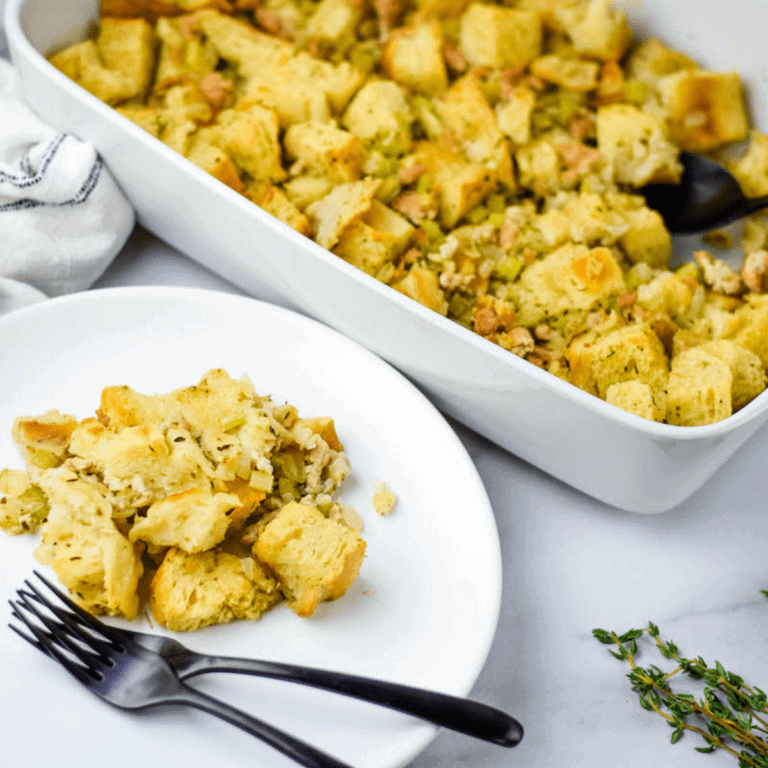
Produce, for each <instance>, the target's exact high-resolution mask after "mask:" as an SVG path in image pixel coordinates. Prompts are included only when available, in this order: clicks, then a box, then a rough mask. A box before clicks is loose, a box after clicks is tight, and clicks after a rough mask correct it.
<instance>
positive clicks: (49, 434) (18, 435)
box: [11, 410, 77, 474]
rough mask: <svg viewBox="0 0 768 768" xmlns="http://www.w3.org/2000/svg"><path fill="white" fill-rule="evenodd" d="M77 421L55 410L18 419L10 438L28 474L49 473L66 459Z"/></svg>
mask: <svg viewBox="0 0 768 768" xmlns="http://www.w3.org/2000/svg"><path fill="white" fill-rule="evenodd" d="M75 427H77V419H76V418H75V417H74V416H70V415H68V414H65V413H59V412H58V411H56V410H51V411H47V412H46V413H44V414H43V415H42V416H21V417H19V418H17V419H16V421H15V422H14V424H13V429H12V430H11V434H12V436H13V440H14V442H15V443H16V447H17V448H18V450H19V453H20V454H21V458H22V459H23V461H24V464H25V466H26V467H27V470H28V471H31V472H32V473H33V474H34V472H35V470H39V469H50V468H51V467H55V466H56V465H57V464H60V463H61V461H63V460H64V458H65V457H66V456H67V453H68V451H69V443H70V440H71V439H72V432H73V431H74V429H75Z"/></svg>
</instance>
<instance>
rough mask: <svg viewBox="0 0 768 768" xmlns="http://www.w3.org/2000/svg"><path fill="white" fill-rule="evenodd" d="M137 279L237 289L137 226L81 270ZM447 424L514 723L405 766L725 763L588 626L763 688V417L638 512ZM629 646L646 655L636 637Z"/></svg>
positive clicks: (494, 698) (449, 739) (438, 742)
mask: <svg viewBox="0 0 768 768" xmlns="http://www.w3.org/2000/svg"><path fill="white" fill-rule="evenodd" d="M2 4H3V0H0V7H2ZM0 53H2V41H1V40H0ZM143 284H154V285H191V286H201V287H209V288H216V289H221V290H224V291H229V292H232V293H238V292H239V291H237V289H234V288H232V287H231V286H228V285H227V284H226V283H224V282H223V281H221V280H219V279H218V278H217V277H215V276H213V275H211V274H210V273H208V272H206V271H205V270H203V269H201V268H200V267H198V266H197V265H195V264H194V263H193V262H192V261H190V260H189V259H187V258H186V257H185V256H183V255H181V254H178V253H177V252H175V251H173V250H172V249H170V248H168V247H167V246H165V245H163V244H161V243H159V242H158V241H156V240H155V239H154V238H152V237H151V236H149V235H147V234H145V233H143V232H141V231H138V232H137V233H136V234H135V236H134V237H133V238H132V240H131V241H130V242H129V244H128V245H127V247H126V248H125V250H124V252H123V253H122V254H121V255H120V256H119V257H118V259H117V260H116V261H115V263H114V264H113V265H112V266H111V267H110V268H109V269H108V271H107V273H106V274H105V276H104V277H103V278H102V279H101V280H100V281H99V283H98V284H97V285H98V286H114V285H143ZM479 375H482V374H481V372H480V373H479ZM454 427H455V428H456V431H457V432H458V434H459V437H460V438H461V440H462V442H463V443H464V445H465V446H466V448H467V450H468V451H469V453H470V455H471V456H472V457H473V459H474V461H475V464H476V466H477V468H478V470H479V472H480V474H481V477H482V479H483V481H484V483H485V486H486V489H487V491H488V494H489V496H490V498H491V502H492V504H493V506H494V510H495V515H496V521H497V524H498V528H499V532H500V537H501V545H502V557H503V568H504V587H503V588H504V593H503V603H502V610H501V618H500V623H499V628H498V632H497V635H496V639H495V642H494V644H493V647H492V649H491V653H490V656H489V659H488V662H487V664H486V666H485V669H484V670H483V673H482V674H481V676H480V679H479V681H478V683H477V685H476V686H475V688H474V691H473V696H474V697H476V698H478V699H480V700H482V701H485V702H487V703H489V704H493V705H496V706H500V707H502V708H505V709H507V710H508V711H509V712H510V713H512V714H514V715H515V716H516V717H518V719H520V720H521V722H522V723H523V725H524V726H525V728H526V734H525V738H524V739H523V742H522V743H521V744H520V746H518V747H516V748H515V749H513V750H504V749H502V748H499V747H494V746H491V745H485V744H482V743H480V742H476V741H473V740H472V739H469V738H466V737H463V736H455V735H452V734H449V733H446V732H442V733H440V734H439V735H438V737H437V738H436V739H435V741H434V742H433V743H432V744H431V745H430V746H429V747H428V748H427V749H426V750H425V751H424V752H423V753H422V754H421V755H420V756H419V757H418V758H416V760H415V761H414V762H413V764H412V768H438V767H440V768H445V767H451V766H469V767H471V768H502V766H503V767H504V768H515V767H519V768H559V767H560V766H564V767H569V766H589V767H590V768H609V766H610V768H659V767H660V766H661V767H663V766H674V767H675V768H699V767H701V768H717V767H718V766H735V765H736V761H735V759H734V758H733V757H731V756H730V755H727V754H726V753H720V754H717V753H716V754H714V755H702V754H699V753H697V752H695V751H694V749H693V748H694V747H696V746H700V743H699V741H697V740H696V739H695V738H694V737H692V736H688V735H686V736H685V737H684V738H683V739H681V741H680V742H678V743H677V744H676V745H674V746H671V745H670V744H669V737H670V734H671V730H670V729H669V728H668V727H667V726H666V725H665V724H664V723H662V722H661V721H660V719H659V718H658V717H657V716H656V715H654V714H652V713H648V712H645V711H644V710H642V709H641V708H640V707H639V705H638V704H637V701H636V696H635V694H633V693H632V692H631V690H630V687H629V683H628V681H627V680H626V678H625V677H624V674H625V672H626V668H625V666H624V665H623V664H622V663H620V662H618V661H616V660H615V659H613V658H612V657H611V656H610V655H609V654H608V652H607V651H606V649H605V648H606V647H605V646H602V645H600V644H599V643H597V641H595V640H594V639H593V638H592V637H591V630H592V629H593V628H594V627H598V626H599V627H604V628H607V629H615V630H617V631H624V630H626V629H629V628H630V627H640V626H644V625H645V623H646V622H647V621H648V620H649V619H650V620H652V621H654V622H655V623H657V624H659V626H660V627H661V630H662V635H664V636H666V637H671V638H673V639H674V640H675V641H676V642H677V644H678V645H679V646H680V648H681V650H682V652H683V653H685V654H687V655H689V656H696V655H699V654H700V655H703V656H704V657H705V658H706V659H707V660H708V661H709V662H710V663H712V662H713V661H714V659H718V660H719V661H721V662H722V663H723V664H724V665H725V666H726V667H727V668H729V669H731V670H732V671H735V672H737V673H739V674H741V675H742V676H743V677H744V678H745V679H746V681H747V682H749V683H752V684H755V685H757V686H759V687H761V688H763V689H764V690H765V689H768V654H767V653H766V642H767V640H766V638H768V599H766V598H765V597H763V595H762V594H761V593H760V589H761V588H762V589H768V557H767V556H766V555H767V544H768V502H767V501H766V495H767V494H766V491H768V474H767V473H766V469H765V467H766V456H768V430H765V429H763V430H762V431H761V432H760V433H758V434H757V435H756V436H755V437H754V438H752V440H751V441H750V442H749V443H747V445H745V446H744V448H743V449H742V450H741V451H740V452H739V453H738V454H737V455H736V457H735V458H734V459H733V460H731V461H730V462H729V463H728V464H726V466H725V467H723V469H722V470H721V471H720V472H719V473H718V474H717V475H716V476H715V477H714V478H713V479H712V480H711V481H710V482H709V483H707V484H706V485H705V486H704V487H703V488H702V489H701V490H700V491H699V492H698V493H696V494H695V495H694V496H693V497H692V498H691V499H689V500H688V501H687V502H686V503H684V504H683V505H682V506H681V507H679V508H677V509H675V510H672V511H670V512H668V513H665V514H663V515H660V516H638V515H633V514H628V513H620V512H616V511H615V510H612V509H610V508H608V507H606V506H605V505H602V504H599V503H597V502H594V501H592V500H590V499H588V498H586V497H585V496H583V495H581V494H579V493H577V492H575V491H572V490H571V489H569V488H567V487H565V486H564V485H562V484H560V483H558V482H556V481H554V480H552V479H551V478H549V477H547V476H546V475H544V474H543V473H541V472H539V471H538V470H535V469H533V468H531V467H530V466H528V465H526V464H524V463H523V462H521V461H519V460H517V459H516V458H515V457H514V456H511V455H509V454H508V453H506V452H504V451H502V450H500V449H498V448H496V447H495V446H493V445H492V444H490V443H489V442H487V441H485V440H484V439H482V438H479V437H477V436H476V435H474V434H472V433H470V432H469V431H467V430H465V429H464V428H462V427H461V426H460V425H457V424H454ZM602 471H604V472H606V473H610V471H611V468H610V466H606V467H604V468H602ZM638 471H642V467H638ZM649 482H653V478H649ZM0 652H2V649H0ZM641 660H642V661H643V662H645V663H660V659H659V657H658V656H656V655H655V654H652V653H650V652H648V653H645V654H644V655H643V656H641ZM660 665H661V663H660ZM41 706H44V705H43V704H42V703H41ZM29 722H30V726H29V729H30V730H29V733H28V734H23V735H21V734H14V737H15V738H19V737H22V738H27V739H29V740H30V743H34V739H36V738H39V737H40V733H39V730H38V721H37V719H36V718H32V717H31V718H30V721H29ZM3 738H8V734H5V733H3V732H2V731H1V730H0V739H3ZM161 763H162V764H167V762H165V760H162V761H159V762H158V765H160V764H161ZM3 768H6V766H3ZM8 768H37V767H36V766H35V765H34V763H30V764H29V765H28V766H8ZM84 768H91V767H90V766H85V767H84ZM93 768H96V766H94V767H93ZM148 768H154V767H153V766H148ZM359 768H364V766H360V767H359Z"/></svg>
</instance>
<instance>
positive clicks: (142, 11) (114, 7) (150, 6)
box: [99, 0, 233, 21]
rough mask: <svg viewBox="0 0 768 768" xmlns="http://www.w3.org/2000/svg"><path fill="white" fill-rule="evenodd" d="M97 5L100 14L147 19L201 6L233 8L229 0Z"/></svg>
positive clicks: (109, 0)
mask: <svg viewBox="0 0 768 768" xmlns="http://www.w3.org/2000/svg"><path fill="white" fill-rule="evenodd" d="M99 5H100V9H101V15H102V16H119V17H126V18H137V17H141V18H143V19H147V20H148V21H154V20H155V19H157V18H158V17H160V16H174V15H176V14H179V13H191V12H192V11H198V10H201V9H203V8H211V9H216V10H220V11H224V12H225V13H232V10H233V7H232V3H231V2H229V0H100V3H99Z"/></svg>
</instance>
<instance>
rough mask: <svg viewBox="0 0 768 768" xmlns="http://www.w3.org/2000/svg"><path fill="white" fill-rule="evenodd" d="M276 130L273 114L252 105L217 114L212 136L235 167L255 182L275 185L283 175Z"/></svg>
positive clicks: (276, 123) (277, 128)
mask: <svg viewBox="0 0 768 768" xmlns="http://www.w3.org/2000/svg"><path fill="white" fill-rule="evenodd" d="M278 130H279V123H278V119H277V115H276V114H275V113H274V111H272V110H271V109H266V108H265V107H261V106H259V105H258V104H254V105H252V106H250V107H249V108H248V109H247V110H245V111H241V110H239V109H226V110H224V111H223V112H221V113H220V114H219V117H218V119H217V121H216V126H215V134H214V135H215V137H216V138H217V144H219V145H220V146H221V147H222V149H224V150H225V151H226V152H227V154H228V155H229V156H230V158H232V161H233V162H234V163H235V165H236V166H237V167H239V168H242V169H243V170H244V171H245V172H246V173H248V174H249V175H250V176H251V177H252V178H253V179H254V180H255V181H264V182H275V181H282V180H283V179H285V177H286V176H287V174H286V172H285V170H284V169H283V166H282V162H281V161H282V150H281V147H280V142H279V140H278Z"/></svg>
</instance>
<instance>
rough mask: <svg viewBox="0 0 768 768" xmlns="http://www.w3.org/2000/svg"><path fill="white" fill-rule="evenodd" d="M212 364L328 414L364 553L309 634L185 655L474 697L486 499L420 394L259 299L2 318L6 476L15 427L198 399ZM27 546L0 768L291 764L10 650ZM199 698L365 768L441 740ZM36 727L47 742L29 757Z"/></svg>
mask: <svg viewBox="0 0 768 768" xmlns="http://www.w3.org/2000/svg"><path fill="white" fill-rule="evenodd" d="M211 367H224V368H225V369H226V370H228V371H229V372H230V373H231V374H232V375H234V376H239V375H242V374H244V373H247V374H248V375H250V376H251V378H252V380H253V381H254V385H255V387H256V390H257V391H258V392H259V393H262V394H271V395H273V397H274V398H275V399H276V400H280V401H288V402H291V403H293V404H295V405H296V406H297V407H298V408H299V412H300V413H301V414H302V415H308V416H309V415H331V416H333V417H334V418H335V421H336V427H337V430H338V433H339V436H340V439H341V440H342V441H343V443H344V445H345V450H346V452H347V454H348V456H349V458H350V461H351V463H352V467H353V474H352V476H351V477H350V478H348V479H347V480H345V482H344V484H343V491H342V494H341V498H343V499H344V500H346V501H348V502H349V503H351V504H353V505H354V506H355V507H356V508H357V510H358V511H359V512H360V514H361V515H362V517H363V518H364V521H365V531H364V536H365V538H366V541H367V543H368V549H367V555H366V559H365V561H364V564H363V567H362V569H361V574H360V577H359V578H358V580H357V581H355V583H354V584H353V586H352V587H351V588H350V590H349V592H348V593H347V594H346V595H345V596H344V597H343V598H342V599H340V600H338V601H337V602H335V603H332V604H325V605H322V606H320V608H319V609H318V611H317V612H316V614H315V615H314V616H313V617H312V618H311V619H307V620H302V619H299V618H298V617H296V616H295V615H294V614H293V613H291V611H290V610H288V609H287V608H286V607H285V606H278V607H276V608H275V609H274V610H272V611H270V612H269V613H268V614H267V615H265V616H264V617H263V618H262V619H261V620H260V621H259V622H239V623H235V624H231V625H227V626H219V627H211V628H207V629H204V630H201V631H199V632H196V633H192V634H189V635H186V636H185V637H184V641H185V642H186V643H188V644H189V645H190V647H192V648H195V649H197V650H201V651H204V652H209V653H221V654H227V655H235V656H256V657H262V658H267V659H273V660H280V661H291V662H294V663H304V664H308V665H312V666H319V667H325V668H329V669H338V670H342V671H347V672H353V673H356V674H363V675H367V676H371V677H378V678H381V679H387V680H393V681H396V682H403V683H409V684H412V685H417V686H420V687H424V688H431V689H435V690H441V691H444V692H447V693H452V694H457V695H465V694H467V693H468V692H469V690H470V688H471V687H472V685H473V683H474V682H475V680H476V678H477V676H478V674H479V673H480V670H481V668H482V666H483V664H484V663H485V660H486V657H487V654H488V650H489V647H490V645H491V642H492V640H493V635H494V631H495V628H496V622H497V619H498V613H499V606H500V600H501V558H500V549H499V540H498V534H497V530H496V527H495V523H494V518H493V513H492V510H491V507H490V504H489V501H488V497H487V495H486V493H485V490H484V488H483V484H482V482H481V481H480V479H479V476H478V473H477V471H476V469H475V467H474V465H473V464H472V462H471V460H470V458H469V456H468V455H467V453H466V451H465V450H464V448H463V446H462V444H461V443H460V441H459V440H458V439H457V437H456V435H455V434H454V432H453V431H452V430H451V429H450V427H449V426H448V425H447V424H446V422H445V420H444V419H443V418H442V416H440V414H439V413H438V412H437V410H436V409H435V408H434V407H433V406H432V405H431V404H430V403H429V402H428V401H427V400H426V399H425V398H424V397H423V395H421V393H419V392H418V390H416V389H415V388H414V387H413V386H412V385H411V384H410V383H409V382H408V381H406V380H405V379H404V377H402V376H401V375H400V374H399V373H397V372H396V371H395V370H394V369H392V368H391V367H390V366H388V365H387V364H386V363H384V362H383V361H381V360H380V359H378V358H377V357H376V356H374V355H372V354H371V353H369V352H368V351H366V350H364V349H362V348H361V347H359V346H358V345H356V344H355V343H354V342H351V341H349V340H348V339H346V338H344V337H342V336H341V335H340V334H338V333H336V332H335V331H332V330H331V329H328V328H326V327H324V326H322V325H320V324H319V323H316V322H315V321H313V320H310V319H308V318H305V317H302V316H299V315H297V314H295V313H292V312H289V311H287V310H284V309H282V308H279V307H273V306H271V305H266V304H263V303H260V302H257V301H255V300H253V299H249V298H243V297H236V296H230V295H227V294H224V293H217V292H211V291H201V290H189V289H184V288H126V289H120V288H118V289H112V290H108V291H91V292H89V293H85V294H79V295H74V296H71V297H65V298H62V299H56V300H52V301H50V302H46V303H43V304H39V305H36V306H34V307H31V308H29V309H26V310H20V311H18V312H16V313H13V314H10V315H6V316H4V317H2V318H0V369H1V370H2V371H3V375H2V377H0V467H19V466H21V463H20V460H19V457H18V455H17V453H16V450H15V447H14V446H13V444H12V440H11V437H10V429H11V425H12V423H13V419H14V418H15V417H17V416H19V415H24V414H36V413H41V412H44V411H46V410H48V409H49V408H51V407H55V408H58V409H59V410H61V411H62V412H67V413H72V414H75V415H77V416H78V417H80V418H85V417H87V416H89V415H92V414H93V410H94V408H95V407H96V406H97V405H98V401H99V394H100V391H101V389H102V388H103V387H104V386H106V385H108V384H122V383H126V384H129V385H131V386H133V387H135V388H136V389H138V390H139V391H143V392H162V391H168V390H169V389H171V388H174V387H178V386H185V385H188V384H192V383H195V382H196V381H197V380H198V379H199V378H200V376H201V375H202V374H203V373H205V371H206V370H208V369H209V368H211ZM376 480H385V481H387V483H388V484H389V486H390V487H391V488H392V489H393V490H394V491H396V493H397V494H398V497H399V500H398V505H397V507H396V510H395V512H394V513H393V514H392V515H391V516H389V517H381V516H379V515H377V514H376V513H375V512H374V511H373V510H372V508H371V502H370V500H371V495H372V489H373V482H374V481H376ZM470 517H471V523H468V520H469V519H470ZM35 544H36V537H34V538H33V537H29V536H18V537H14V538H11V537H8V536H6V535H5V534H2V533H0V606H2V607H0V648H1V649H2V653H0V723H2V727H1V728H0V765H2V766H3V768H32V766H49V765H50V766H53V765H56V766H62V768H75V766H96V765H101V764H109V765H111V766H114V767H115V768H135V767H136V766H137V765H146V766H150V765H160V764H163V765H183V766H186V767H187V768H210V766H214V765H215V766H220V767H221V768H235V766H242V765H254V766H260V768H268V767H269V768H272V766H274V768H277V767H278V766H281V767H282V766H285V767H286V768H287V767H288V766H290V765H293V763H291V762H290V761H289V760H288V759H287V758H284V757H283V756H282V755H280V754H278V753H277V752H275V751H274V750H272V749H270V748H269V747H266V746H264V745H262V744H261V743H260V742H258V741H257V740H255V739H254V738H253V737H251V736H248V735H247V734H244V733H241V732H240V731H237V730H235V729H233V728H232V727H231V726H229V725H227V724H225V723H221V722H219V721H217V720H215V719H213V718H211V717H209V716H207V715H203V714H199V713H193V712H188V711H180V710H173V711H165V712H163V713H161V714H157V713H155V714H151V715H132V714H127V713H124V712H121V711H118V710H114V709H111V708H110V707H108V706H107V705H105V704H104V703H103V702H101V701H99V700H97V699H96V698H95V697H93V696H91V695H90V694H89V693H88V692H87V691H86V690H85V689H83V688H81V687H80V686H79V685H78V684H77V683H76V682H75V681H74V680H73V679H71V678H70V677H69V676H68V674H67V673H66V672H65V671H64V670H62V669H61V668H59V667H58V666H57V665H55V664H54V663H53V662H52V661H50V660H49V659H47V658H46V657H45V656H43V655H42V654H41V653H39V652H38V651H36V650H35V649H33V648H31V647H30V646H28V645H27V644H26V643H24V642H22V641H21V640H19V639H18V638H17V637H16V636H15V635H14V634H13V633H12V632H11V631H10V629H8V627H7V623H8V621H9V619H10V611H9V607H8V604H7V600H8V599H9V598H11V597H12V595H13V592H14V590H15V589H16V588H18V587H20V586H22V583H23V580H24V579H25V578H27V577H28V576H29V575H30V572H31V570H32V568H33V567H35V566H36V565H37V564H36V561H35V560H34V559H33V557H32V549H33V547H34V546H35ZM139 628H140V627H139ZM144 628H146V626H145V627H144ZM155 631H157V630H155ZM196 684H197V683H196ZM199 685H200V686H201V687H203V688H204V689H205V690H207V691H209V692H211V693H213V694H214V695H220V696H222V697H224V698H226V699H227V701H229V702H230V703H233V704H235V705H236V706H240V707H241V708H243V709H246V710H248V711H249V712H251V713H253V714H255V715H257V716H262V717H264V718H265V719H267V720H269V721H270V722H272V723H273V724H275V725H277V726H278V727H281V728H283V729H285V730H289V731H290V732H292V733H294V734H296V735H298V736H299V737H301V738H304V739H306V740H307V741H310V742H311V743H314V744H316V745H318V746H320V747H321V748H322V749H324V750H326V751H327V752H330V753H331V754H334V755H336V756H337V757H339V758H340V759H342V760H344V761H346V762H348V763H350V764H351V765H357V766H361V767H362V766H366V768H368V767H370V768H396V767H397V766H401V765H403V764H405V763H407V762H408V761H409V760H410V759H411V758H413V757H414V755H416V754H417V753H418V752H419V751H421V750H422V749H423V748H424V747H425V746H426V745H427V744H428V743H429V741H430V740H431V739H432V738H433V737H434V735H435V733H436V730H437V729H436V728H434V727H432V726H430V725H427V724H424V723H422V722H420V721H418V720H416V719H414V718H409V717H407V716H405V715H400V714H398V713H393V712H390V711H389V710H385V709H382V708H379V707H375V706H373V705H369V704H364V703H360V702H356V701H353V700H350V699H347V698H344V697H339V696H335V695H333V694H330V693H327V692H321V691H316V690H312V689H307V688H303V687H301V686H296V685H289V684H285V683H277V682H275V681H265V680H259V679H257V678H248V677H245V678H243V677H240V676H232V675H228V676H218V677H216V678H213V677H211V678H209V679H206V680H201V681H200V682H199ZM31 722H34V724H35V728H37V729H39V732H40V733H41V734H44V737H42V738H39V739H36V740H35V741H34V742H32V743H31V742H30V737H31V734H30V731H29V728H30V724H31ZM31 738H33V739H35V738H36V737H31ZM31 748H33V749H34V758H31V757H30V749H31ZM161 756H163V757H161ZM30 760H32V762H30Z"/></svg>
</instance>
